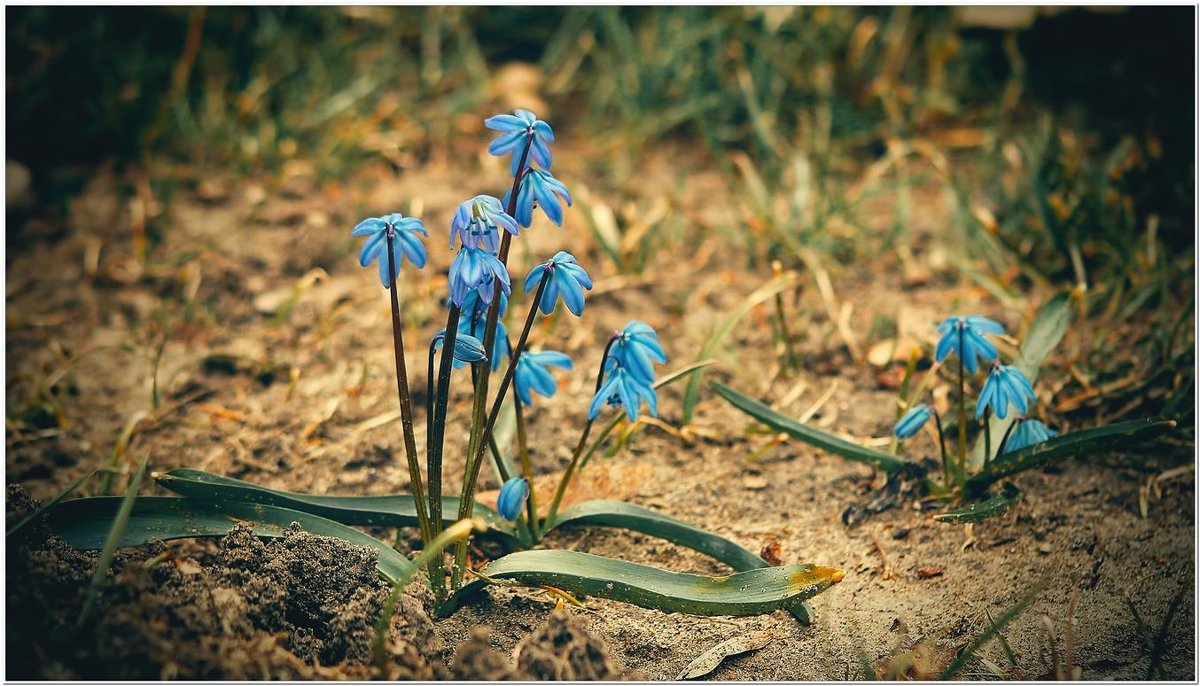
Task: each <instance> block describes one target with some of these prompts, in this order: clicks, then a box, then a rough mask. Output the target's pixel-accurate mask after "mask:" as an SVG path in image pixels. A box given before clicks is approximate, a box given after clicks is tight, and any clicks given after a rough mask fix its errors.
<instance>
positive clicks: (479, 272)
mask: <svg viewBox="0 0 1200 686" xmlns="http://www.w3.org/2000/svg"><path fill="white" fill-rule="evenodd" d="M493 278H496V279H500V289H501V292H502V293H504V294H505V295H508V294H509V293H511V292H512V286H511V284H510V283H509V279H508V269H506V268H505V267H504V263H503V262H501V261H500V260H499V259H497V258H496V256H495V255H493V254H492V253H491V252H489V251H487V250H486V249H484V248H471V247H467V246H463V247H462V248H460V249H459V251H458V254H457V255H455V256H454V261H453V262H451V263H450V301H451V302H453V303H454V304H455V305H457V306H459V307H460V308H461V307H462V306H463V303H464V302H466V300H467V296H468V295H469V294H470V293H471V291H475V292H477V293H478V294H479V300H480V301H482V302H483V303H484V304H486V305H491V304H492V295H493V294H494V293H495V282H494V281H493V280H492V279H493Z"/></svg>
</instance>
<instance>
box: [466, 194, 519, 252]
mask: <svg viewBox="0 0 1200 686" xmlns="http://www.w3.org/2000/svg"><path fill="white" fill-rule="evenodd" d="M497 227H499V228H503V229H504V230H505V231H507V232H509V233H510V234H512V235H514V236H516V235H517V234H518V233H519V232H520V228H519V227H518V226H517V220H516V219H513V218H512V217H510V216H508V213H507V212H505V211H504V206H503V205H501V204H500V201H499V200H497V199H496V198H493V197H492V196H490V195H477V196H475V197H474V198H471V199H470V200H466V201H464V202H463V203H462V204H461V205H459V206H458V210H457V211H456V212H455V213H454V219H452V220H451V221H450V247H451V248H453V247H454V239H455V238H456V237H457V238H458V239H459V240H460V241H461V242H462V244H463V245H464V246H466V247H468V248H478V247H479V246H480V245H481V244H482V245H483V246H484V247H485V248H487V250H488V252H491V253H495V252H496V251H497V250H499V249H500V232H499V228H497Z"/></svg>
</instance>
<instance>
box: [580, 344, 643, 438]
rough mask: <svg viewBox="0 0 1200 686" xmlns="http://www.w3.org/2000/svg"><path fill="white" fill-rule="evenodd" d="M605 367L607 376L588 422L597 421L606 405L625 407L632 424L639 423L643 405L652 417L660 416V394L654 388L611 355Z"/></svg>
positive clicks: (597, 392)
mask: <svg viewBox="0 0 1200 686" xmlns="http://www.w3.org/2000/svg"><path fill="white" fill-rule="evenodd" d="M604 366H605V372H606V376H605V377H604V382H603V383H602V384H600V389H599V390H597V391H596V395H595V396H594V397H593V398H592V404H591V405H590V406H589V407H588V420H593V419H595V418H596V417H597V416H598V415H599V414H600V408H601V407H603V406H604V404H606V403H607V404H608V405H611V406H613V407H624V408H625V416H626V417H627V418H628V419H629V422H630V423H633V422H636V421H637V417H638V409H639V406H640V405H642V404H645V405H646V409H647V410H649V411H650V416H651V417H657V416H658V394H657V393H655V392H654V387H653V386H651V385H650V384H649V383H647V382H645V381H643V380H642V379H640V378H638V377H637V376H635V375H633V374H631V373H629V371H628V370H626V369H625V368H624V367H622V366H621V365H620V363H619V362H618V361H617V359H616V358H614V357H612V356H611V355H610V356H609V357H608V358H607V359H606V360H605V362H604Z"/></svg>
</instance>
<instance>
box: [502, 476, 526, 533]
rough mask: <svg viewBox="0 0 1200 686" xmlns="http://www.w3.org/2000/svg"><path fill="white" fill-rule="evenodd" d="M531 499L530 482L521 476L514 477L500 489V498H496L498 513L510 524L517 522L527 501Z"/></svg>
mask: <svg viewBox="0 0 1200 686" xmlns="http://www.w3.org/2000/svg"><path fill="white" fill-rule="evenodd" d="M528 497H529V482H528V481H526V480H525V479H522V478H521V477H519V476H514V477H513V478H511V479H509V480H508V481H505V482H504V485H503V486H501V487H500V496H499V497H497V498H496V511H497V512H499V513H500V516H501V517H504V518H505V519H507V520H508V521H510V522H514V521H516V519H517V517H520V516H521V510H522V509H524V508H525V499H526V498H528Z"/></svg>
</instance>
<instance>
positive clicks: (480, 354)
mask: <svg viewBox="0 0 1200 686" xmlns="http://www.w3.org/2000/svg"><path fill="white" fill-rule="evenodd" d="M445 342H446V330H445V329H442V330H441V331H439V332H437V333H436V334H434V336H433V349H434V350H441V349H442V344H444V343H445ZM486 359H487V352H486V351H484V349H483V341H481V340H479V339H478V338H476V337H474V336H472V335H470V334H465V333H463V332H461V331H459V332H458V334H457V335H456V336H455V337H454V366H455V367H460V366H462V365H460V364H459V363H460V362H461V363H468V362H481V361H483V360H486Z"/></svg>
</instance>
